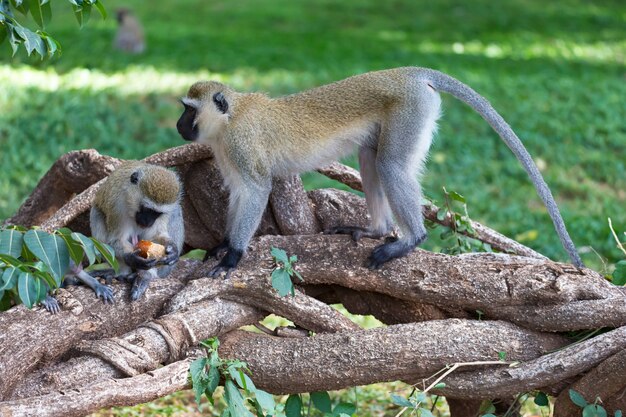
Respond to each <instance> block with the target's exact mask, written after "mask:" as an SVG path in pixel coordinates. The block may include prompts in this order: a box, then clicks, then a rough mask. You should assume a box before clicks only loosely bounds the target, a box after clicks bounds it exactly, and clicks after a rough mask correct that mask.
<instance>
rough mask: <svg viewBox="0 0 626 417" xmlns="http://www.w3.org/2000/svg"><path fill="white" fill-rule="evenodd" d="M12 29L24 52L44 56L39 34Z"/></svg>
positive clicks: (19, 27)
mask: <svg viewBox="0 0 626 417" xmlns="http://www.w3.org/2000/svg"><path fill="white" fill-rule="evenodd" d="M33 1H35V0H33ZM13 30H14V31H15V33H16V34H17V36H19V37H20V38H22V39H23V40H24V48H26V53H27V54H28V55H30V54H32V53H33V51H36V52H37V53H38V54H39V55H40V56H41V57H42V58H43V57H44V55H46V44H45V43H44V41H43V39H41V37H39V35H37V34H36V33H35V32H33V31H31V30H30V29H27V28H25V27H24V26H19V25H18V26H14V27H13ZM27 233H28V232H27Z"/></svg>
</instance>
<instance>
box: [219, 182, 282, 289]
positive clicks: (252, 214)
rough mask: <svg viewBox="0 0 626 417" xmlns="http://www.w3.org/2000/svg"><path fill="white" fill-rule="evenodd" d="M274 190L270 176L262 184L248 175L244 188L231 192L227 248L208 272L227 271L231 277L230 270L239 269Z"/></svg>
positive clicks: (243, 184) (227, 274)
mask: <svg viewBox="0 0 626 417" xmlns="http://www.w3.org/2000/svg"><path fill="white" fill-rule="evenodd" d="M271 190H272V182H271V178H267V179H266V180H265V181H263V182H262V183H256V182H254V181H253V180H252V179H251V178H247V179H246V180H244V181H242V187H241V188H240V189H238V190H237V193H236V194H235V193H232V192H231V195H230V200H229V207H228V212H229V216H230V217H231V218H232V221H229V224H228V226H227V229H228V249H227V250H226V254H225V255H224V256H223V257H222V259H221V260H220V262H219V263H218V264H217V265H216V266H215V267H214V268H213V269H212V270H211V271H210V272H209V276H211V277H213V278H216V277H218V276H220V275H222V274H224V273H225V277H224V279H228V278H229V277H230V273H231V272H232V271H233V270H234V269H235V268H237V264H238V263H239V260H240V259H241V257H242V256H243V253H244V252H245V250H246V249H247V248H248V244H249V243H250V239H252V236H253V235H254V232H256V229H257V228H258V227H259V223H260V222H261V217H262V216H263V212H264V211H265V207H267V200H268V198H269V195H270V191H271Z"/></svg>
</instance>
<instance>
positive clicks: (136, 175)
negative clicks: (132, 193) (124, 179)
mask: <svg viewBox="0 0 626 417" xmlns="http://www.w3.org/2000/svg"><path fill="white" fill-rule="evenodd" d="M130 182H131V183H132V184H137V183H138V182H139V171H135V172H133V173H132V174H131V175H130Z"/></svg>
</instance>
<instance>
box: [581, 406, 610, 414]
mask: <svg viewBox="0 0 626 417" xmlns="http://www.w3.org/2000/svg"><path fill="white" fill-rule="evenodd" d="M583 417H606V410H605V409H604V407H602V406H601V405H598V404H588V405H586V406H585V408H583Z"/></svg>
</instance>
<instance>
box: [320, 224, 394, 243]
mask: <svg viewBox="0 0 626 417" xmlns="http://www.w3.org/2000/svg"><path fill="white" fill-rule="evenodd" d="M324 234H325V235H351V236H352V240H354V241H355V242H358V241H359V240H360V239H361V238H363V237H369V238H372V239H380V238H381V237H383V236H384V234H381V233H379V232H372V231H371V230H369V229H367V228H365V227H359V226H338V227H333V228H332V229H328V230H324Z"/></svg>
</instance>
